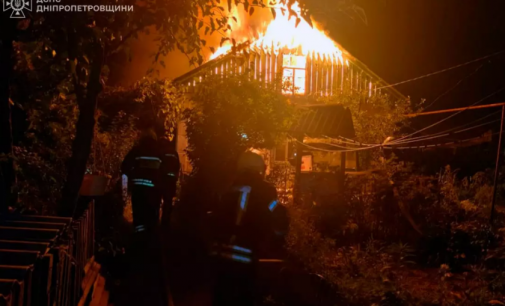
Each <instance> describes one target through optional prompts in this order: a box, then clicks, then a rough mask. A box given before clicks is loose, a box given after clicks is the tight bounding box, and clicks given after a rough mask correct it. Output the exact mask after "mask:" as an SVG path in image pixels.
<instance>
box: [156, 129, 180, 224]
mask: <svg viewBox="0 0 505 306" xmlns="http://www.w3.org/2000/svg"><path fill="white" fill-rule="evenodd" d="M158 149H159V156H160V159H161V172H160V176H161V178H160V184H159V186H158V188H159V190H160V193H161V195H162V199H163V212H162V215H161V226H162V228H163V229H164V230H166V229H168V227H169V221H170V215H171V212H172V201H173V198H174V197H175V193H176V191H177V180H178V179H179V171H180V168H181V164H180V161H179V154H178V153H177V151H176V149H175V142H173V141H170V140H168V139H167V138H160V140H159V144H158Z"/></svg>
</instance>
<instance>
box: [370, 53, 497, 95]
mask: <svg viewBox="0 0 505 306" xmlns="http://www.w3.org/2000/svg"><path fill="white" fill-rule="evenodd" d="M503 53H505V50H502V51H499V52H496V53H493V54H489V55H486V56H483V57H479V58H477V59H474V60H471V61H468V62H466V63H462V64H459V65H456V66H452V67H449V68H446V69H442V70H439V71H435V72H432V73H428V74H425V75H422V76H419V77H415V78H412V79H408V80H405V81H401V82H397V83H394V84H390V85H386V86H382V87H379V88H377V89H383V88H389V87H394V86H397V85H401V84H405V83H409V82H413V81H417V80H420V79H424V78H427V77H430V76H432V75H436V74H440V73H442V72H446V71H449V70H453V69H456V68H459V67H463V66H466V65H469V64H472V63H475V62H480V61H482V60H485V59H487V58H490V57H494V56H497V55H500V54H503Z"/></svg>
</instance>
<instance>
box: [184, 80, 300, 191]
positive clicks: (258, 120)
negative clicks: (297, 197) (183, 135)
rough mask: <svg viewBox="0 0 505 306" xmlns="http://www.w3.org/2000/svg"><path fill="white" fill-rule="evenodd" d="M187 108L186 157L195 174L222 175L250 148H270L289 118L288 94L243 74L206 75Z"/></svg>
mask: <svg viewBox="0 0 505 306" xmlns="http://www.w3.org/2000/svg"><path fill="white" fill-rule="evenodd" d="M191 100H192V101H193V107H192V108H191V109H190V111H188V113H187V126H188V128H187V133H188V140H189V148H188V156H189V158H190V160H191V163H192V165H193V169H194V174H202V175H204V176H207V175H209V176H208V178H209V181H214V182H212V184H223V182H217V181H218V180H216V179H212V177H214V176H215V175H216V174H217V173H220V174H221V176H220V177H224V179H226V174H227V173H228V174H229V173H231V172H232V171H233V168H234V165H235V160H236V158H237V157H238V155H239V154H240V153H241V152H244V151H245V150H246V149H248V148H252V147H254V148H271V147H273V146H274V145H275V144H276V143H277V142H278V141H279V140H281V139H282V137H285V134H286V132H287V131H288V129H289V128H290V126H291V123H292V122H293V119H294V115H295V110H294V107H293V106H292V105H290V104H289V101H288V99H287V98H286V97H285V96H283V95H282V94H281V93H280V92H278V91H276V90H275V89H273V88H272V87H270V86H269V85H262V84H260V83H259V82H257V81H250V80H248V79H247V77H246V76H229V77H227V78H224V79H221V78H219V77H216V78H209V79H206V80H204V81H203V82H202V83H200V84H198V86H197V87H196V88H195V92H194V94H192V97H191Z"/></svg>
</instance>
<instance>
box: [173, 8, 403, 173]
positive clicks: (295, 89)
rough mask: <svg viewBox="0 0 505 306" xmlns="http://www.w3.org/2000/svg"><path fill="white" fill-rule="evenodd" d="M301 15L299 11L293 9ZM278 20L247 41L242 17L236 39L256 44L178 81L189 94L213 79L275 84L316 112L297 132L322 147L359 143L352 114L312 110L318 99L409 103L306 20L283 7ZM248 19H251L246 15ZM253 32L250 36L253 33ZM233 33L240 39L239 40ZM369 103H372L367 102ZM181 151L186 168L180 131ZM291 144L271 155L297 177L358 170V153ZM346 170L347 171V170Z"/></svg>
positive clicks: (333, 108) (220, 53) (227, 47)
mask: <svg viewBox="0 0 505 306" xmlns="http://www.w3.org/2000/svg"><path fill="white" fill-rule="evenodd" d="M292 8H293V9H294V10H295V11H296V10H297V5H296V3H295V5H293V7H292ZM275 10H276V11H277V14H276V17H275V18H271V20H270V21H269V22H264V23H263V24H262V27H261V29H260V30H257V31H255V33H254V35H252V34H251V35H247V33H246V34H244V32H248V29H249V30H250V29H251V28H250V27H248V26H247V25H245V24H244V20H243V19H244V18H246V17H244V16H241V14H239V13H238V12H236V14H237V15H236V17H237V18H235V19H237V22H235V23H232V24H230V27H231V28H232V30H233V32H232V34H231V35H232V38H234V40H235V41H237V42H240V41H244V40H248V41H250V43H249V44H248V46H247V47H246V48H245V49H242V50H240V51H237V50H235V52H232V49H233V45H232V43H231V42H230V41H226V43H225V44H224V45H223V46H222V47H221V48H219V49H218V50H216V52H215V53H214V54H213V56H212V57H211V58H210V60H209V61H208V62H206V63H205V64H203V65H201V66H199V67H198V68H196V69H194V70H192V71H190V72H188V73H186V74H184V75H182V76H180V77H178V78H177V79H175V80H174V81H175V82H176V83H179V84H180V85H183V86H187V88H188V90H191V88H192V87H194V86H197V84H198V83H199V82H201V81H202V80H203V79H205V78H206V77H209V76H219V75H221V76H222V77H226V76H227V75H230V74H247V75H248V76H249V78H251V79H254V80H257V81H259V82H261V83H265V84H266V83H270V84H273V85H274V86H275V87H276V88H278V90H279V91H282V93H283V94H285V95H290V96H292V97H293V100H294V101H295V102H296V101H298V102H296V103H298V104H300V105H302V104H303V105H304V106H305V107H309V108H311V109H313V111H312V112H309V113H307V115H305V116H303V118H301V120H300V121H299V122H298V124H296V126H294V127H293V133H292V134H293V135H296V136H297V139H298V140H299V142H301V143H302V144H307V145H310V144H315V143H317V145H319V146H321V145H323V146H324V144H323V142H324V141H322V140H323V138H324V137H338V136H343V137H346V138H353V137H354V128H353V124H352V117H351V113H350V111H349V110H348V109H347V108H345V107H343V106H341V105H326V106H311V105H312V104H314V101H316V99H317V98H318V97H324V96H338V95H341V94H343V93H345V92H346V91H357V92H360V93H363V92H366V96H368V97H371V96H372V95H376V94H388V95H390V96H391V97H392V98H393V99H398V100H400V99H405V97H404V96H403V95H402V94H400V93H399V92H398V91H396V90H395V89H394V88H391V87H387V83H386V82H384V81H383V80H382V79H381V78H380V77H379V76H377V75H376V74H375V73H373V72H372V71H371V70H370V69H368V68H367V67H366V66H365V65H364V64H363V63H361V62H360V61H359V60H358V59H356V58H355V57H353V56H352V55H351V54H349V53H348V52H347V51H346V50H345V49H343V48H342V47H341V46H340V45H339V44H338V43H336V42H335V41H333V40H332V39H331V38H329V37H328V36H327V35H326V33H325V32H324V31H323V30H322V29H320V28H319V26H318V25H317V24H316V23H315V22H312V24H313V25H312V26H311V25H309V23H308V22H306V21H305V20H303V19H299V20H296V18H288V16H287V14H283V13H282V10H283V8H282V7H279V8H275ZM246 15H247V14H246ZM249 32H250V31H249ZM233 33H238V34H236V35H237V36H240V35H242V36H243V37H233V35H234V34H233ZM365 102H366V101H365ZM178 131H179V132H178V133H179V134H178V137H177V139H178V150H179V152H180V154H181V159H182V161H183V163H185V165H184V166H183V168H184V171H189V164H188V163H187V162H185V154H184V152H183V151H184V148H185V147H186V145H187V140H186V137H185V135H184V126H183V124H182V123H181V126H180V127H179V129H178ZM296 147H297V146H296V145H293V144H292V143H290V142H289V141H286V143H284V144H283V145H281V146H279V147H277V148H273V149H272V150H271V154H269V156H270V162H272V161H287V160H297V162H296V164H297V166H298V168H297V169H298V171H297V172H300V171H301V172H312V171H318V172H319V171H323V172H324V171H326V170H327V169H331V168H332V167H338V168H340V169H342V170H344V169H348V170H356V169H357V168H358V164H357V157H356V153H355V152H348V153H343V154H340V153H329V154H326V153H325V152H324V151H318V150H312V152H309V151H310V149H309V147H308V146H306V147H304V148H303V151H304V152H305V153H303V155H304V156H300V155H302V154H298V156H297V157H295V155H296V153H295V152H297V151H298V152H299V151H301V148H300V146H298V149H297V148H296ZM344 165H345V166H344Z"/></svg>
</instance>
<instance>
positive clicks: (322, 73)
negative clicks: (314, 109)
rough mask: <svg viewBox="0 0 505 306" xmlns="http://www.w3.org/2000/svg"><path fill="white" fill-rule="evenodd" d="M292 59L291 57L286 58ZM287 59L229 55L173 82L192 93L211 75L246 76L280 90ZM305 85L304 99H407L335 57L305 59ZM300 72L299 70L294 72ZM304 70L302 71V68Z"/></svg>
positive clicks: (254, 53) (260, 53) (269, 54)
mask: <svg viewBox="0 0 505 306" xmlns="http://www.w3.org/2000/svg"><path fill="white" fill-rule="evenodd" d="M286 55H287V56H290V55H289V54H286ZM286 55H284V54H283V53H282V52H280V53H275V52H273V51H269V50H268V49H261V50H248V52H243V53H237V54H228V55H224V56H222V57H220V58H217V59H215V60H212V61H210V62H207V63H205V64H204V65H202V66H200V67H198V68H196V69H194V70H192V71H190V72H188V73H186V74H185V75H183V76H181V77H179V78H177V79H175V80H174V82H176V83H180V84H183V85H186V86H188V87H189V89H191V87H193V86H195V85H196V84H197V83H198V82H200V81H201V80H203V79H205V78H206V77H208V76H212V75H221V76H222V77H226V75H229V74H242V73H247V74H248V75H249V78H250V79H255V80H258V81H260V82H261V83H262V84H266V83H270V84H274V86H275V87H278V88H279V90H280V89H281V85H282V82H281V80H282V77H283V73H284V69H291V68H285V67H284V66H283V60H284V58H283V57H284V56H286ZM304 68H305V81H304V87H305V89H304V93H303V95H311V96H329V95H337V94H339V93H342V92H343V91H344V90H352V91H365V90H366V91H368V92H369V96H371V95H374V94H380V93H381V92H384V91H385V92H386V93H388V94H390V95H392V96H393V97H394V98H397V99H404V98H405V97H404V96H403V95H402V94H401V93H399V92H398V91H397V90H395V89H394V88H385V89H382V90H381V89H379V90H378V88H381V87H383V86H387V83H385V82H384V81H383V80H382V79H380V78H379V77H378V76H377V75H376V74H374V73H373V72H372V71H370V70H369V69H368V68H367V67H366V66H365V65H363V64H362V63H361V62H359V61H358V60H357V59H345V58H344V60H343V63H342V62H341V61H340V60H339V59H338V58H337V57H336V56H328V55H321V54H317V53H310V54H308V55H307V56H306V57H305V67H304ZM295 69H296V70H299V69H300V68H295ZM301 69H302V70H303V68H301Z"/></svg>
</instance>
